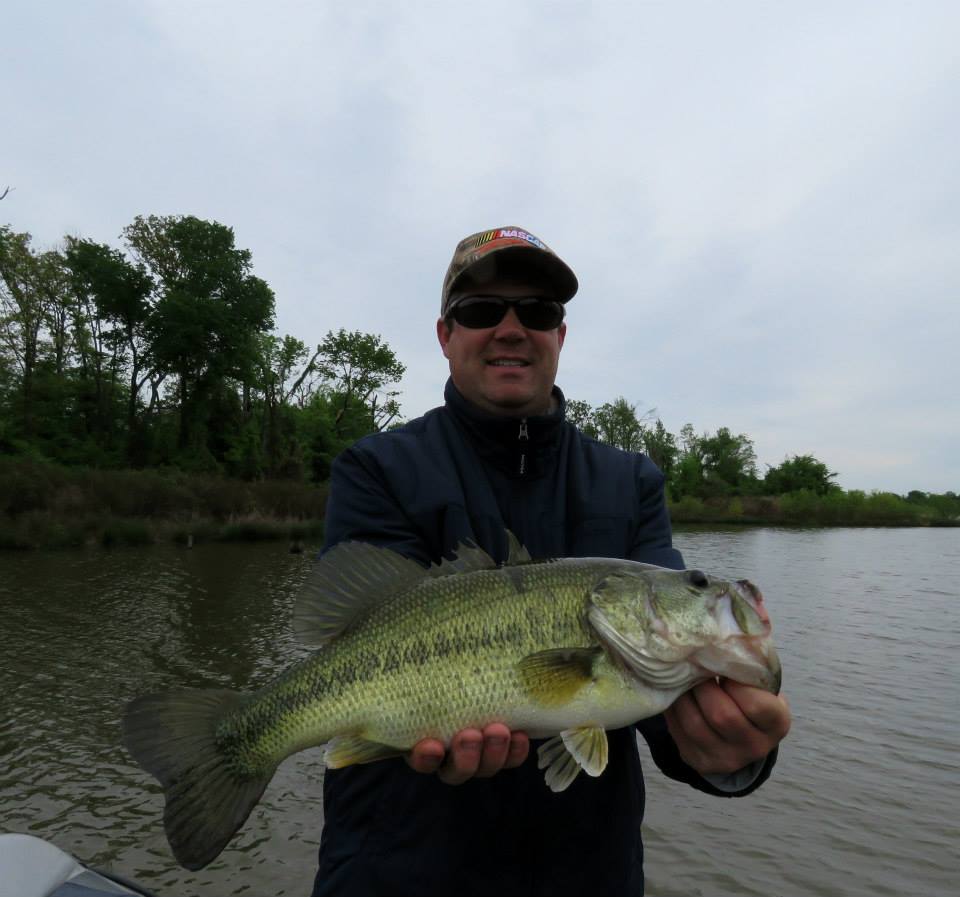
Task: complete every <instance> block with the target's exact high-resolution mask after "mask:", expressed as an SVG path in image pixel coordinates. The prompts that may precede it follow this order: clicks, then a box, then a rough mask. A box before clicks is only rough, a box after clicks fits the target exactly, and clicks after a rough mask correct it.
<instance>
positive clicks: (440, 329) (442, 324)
mask: <svg viewBox="0 0 960 897" xmlns="http://www.w3.org/2000/svg"><path fill="white" fill-rule="evenodd" d="M437 340H438V341H439V343H440V348H441V349H442V350H443V357H444V358H449V357H450V356H449V355H447V343H449V342H450V325H449V324H447V322H446V321H445V320H444V319H443V318H437Z"/></svg>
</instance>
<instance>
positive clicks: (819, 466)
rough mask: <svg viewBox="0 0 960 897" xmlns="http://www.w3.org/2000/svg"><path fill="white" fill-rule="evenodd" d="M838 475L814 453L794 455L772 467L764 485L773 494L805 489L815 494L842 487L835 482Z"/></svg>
mask: <svg viewBox="0 0 960 897" xmlns="http://www.w3.org/2000/svg"><path fill="white" fill-rule="evenodd" d="M836 476H837V474H836V473H835V472H832V471H830V470H829V469H828V467H827V465H826V464H824V463H823V462H822V461H818V460H817V459H816V458H814V456H813V455H793V456H792V457H790V458H785V459H784V460H783V461H782V462H781V463H780V464H778V465H777V466H776V467H771V468H770V469H769V470H768V471H767V474H766V476H765V477H764V480H763V482H764V487H765V489H766V490H767V491H768V492H769V493H771V494H772V495H782V494H784V493H786V492H799V491H801V490H805V491H807V492H812V493H813V494H814V495H827V494H829V493H831V492H837V491H839V490H840V487H839V486H838V485H837V484H836V483H835V482H833V480H834V478H835V477H836Z"/></svg>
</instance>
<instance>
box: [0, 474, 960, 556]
mask: <svg viewBox="0 0 960 897" xmlns="http://www.w3.org/2000/svg"><path fill="white" fill-rule="evenodd" d="M326 500H327V490H326V487H325V486H315V485H310V484H307V483H300V482H294V481H289V480H267V481H262V482H252V483H248V482H244V481H241V480H231V479H225V478H221V477H212V476H202V475H196V474H186V473H183V472H180V471H176V470H95V469H90V468H79V467H61V466H58V465H55V464H49V463H45V462H39V461H29V460H22V459H18V460H12V459H9V458H7V459H4V458H0V549H2V548H20V549H30V548H74V547H82V546H89V545H102V546H105V547H109V546H115V545H150V544H156V543H160V542H180V543H187V542H188V541H191V542H193V543H194V544H197V543H202V542H210V541H219V540H239V541H254V540H261V539H287V540H290V541H292V542H296V541H299V540H302V539H310V538H316V537H317V536H319V535H320V534H321V532H322V528H323V515H324V510H325V506H326ZM958 511H960V509H958V508H955V507H954V506H953V505H952V504H951V505H944V504H941V505H939V506H937V505H935V504H925V503H923V502H917V501H908V500H906V499H904V498H901V497H900V496H898V495H894V494H892V493H888V492H875V493H870V494H867V493H863V492H855V491H851V492H835V493H832V494H829V495H825V496H818V495H814V494H812V493H809V492H796V493H791V494H788V495H779V496H742V497H730V498H716V499H707V500H702V499H698V498H693V497H691V496H687V497H685V498H683V499H681V500H680V501H678V502H673V503H671V505H670V516H671V519H672V520H673V522H674V523H675V524H688V523H692V524H720V523H733V524H755V525H762V526H958V525H960V513H958Z"/></svg>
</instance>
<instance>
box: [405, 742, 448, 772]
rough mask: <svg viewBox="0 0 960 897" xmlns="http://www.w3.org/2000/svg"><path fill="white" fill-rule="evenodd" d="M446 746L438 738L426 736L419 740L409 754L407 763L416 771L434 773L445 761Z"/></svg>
mask: <svg viewBox="0 0 960 897" xmlns="http://www.w3.org/2000/svg"><path fill="white" fill-rule="evenodd" d="M446 753H447V751H446V748H445V747H444V746H443V742H442V741H438V740H437V739H436V738H424V739H423V741H418V742H417V743H416V744H415V745H414V746H413V749H412V750H411V751H410V753H409V755H408V756H407V758H406V759H407V765H408V766H409V767H410V768H411V769H413V770H415V771H416V772H422V773H426V774H430V773H434V772H436V771H437V770H438V769H439V768H440V764H441V763H443V758H444V756H446Z"/></svg>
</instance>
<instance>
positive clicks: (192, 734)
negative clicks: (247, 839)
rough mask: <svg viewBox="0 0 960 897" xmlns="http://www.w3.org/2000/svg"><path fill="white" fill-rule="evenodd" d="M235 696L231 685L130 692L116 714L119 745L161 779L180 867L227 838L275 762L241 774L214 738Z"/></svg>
mask: <svg viewBox="0 0 960 897" xmlns="http://www.w3.org/2000/svg"><path fill="white" fill-rule="evenodd" d="M243 700H244V698H243V696H242V695H241V694H240V693H239V692H236V691H228V690H205V689H204V690H200V689H178V690H176V691H168V692H162V693H159V694H152V695H144V696H143V697H141V698H137V699H136V700H134V701H131V702H130V703H129V704H128V705H127V709H126V712H125V713H124V716H123V740H124V744H125V745H126V747H127V750H128V751H129V752H130V753H131V754H132V755H133V757H134V759H135V760H136V761H137V763H139V764H140V766H142V767H143V768H144V769H145V770H146V771H147V772H149V773H150V774H151V775H153V776H154V777H155V778H156V779H157V780H158V781H159V782H160V784H161V785H162V786H163V790H164V796H165V798H166V807H165V809H164V813H163V822H164V828H165V829H166V833H167V840H168V841H169V842H170V848H171V849H172V850H173V855H174V856H175V857H176V858H177V862H178V863H180V865H182V866H184V867H185V868H187V869H202V868H203V867H204V866H206V865H207V864H208V863H210V862H211V861H212V860H214V859H215V858H216V856H217V855H218V854H219V853H220V852H221V851H222V850H223V848H224V847H226V846H227V842H228V841H229V840H230V839H231V838H232V837H233V836H234V834H235V833H236V831H237V829H239V828H240V826H241V825H243V823H244V821H245V820H246V818H247V816H249V815H250V811H251V810H252V809H253V808H254V807H255V806H256V804H257V801H258V800H260V797H261V795H262V794H263V792H264V790H265V789H266V787H267V785H268V784H269V783H270V779H271V778H273V773H274V771H275V770H276V765H273V766H271V767H270V768H269V769H265V770H263V771H262V773H257V774H252V775H249V776H243V775H241V774H239V773H238V772H237V770H236V768H235V766H234V764H233V763H232V762H231V757H230V756H229V755H228V754H227V753H226V752H225V751H224V749H223V747H222V746H221V745H220V744H219V743H218V741H217V736H216V731H217V724H218V723H219V722H220V721H221V720H222V719H223V718H224V717H225V716H226V715H227V714H229V713H230V712H231V711H232V710H234V709H236V708H237V707H239V706H240V704H241V703H243Z"/></svg>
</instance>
